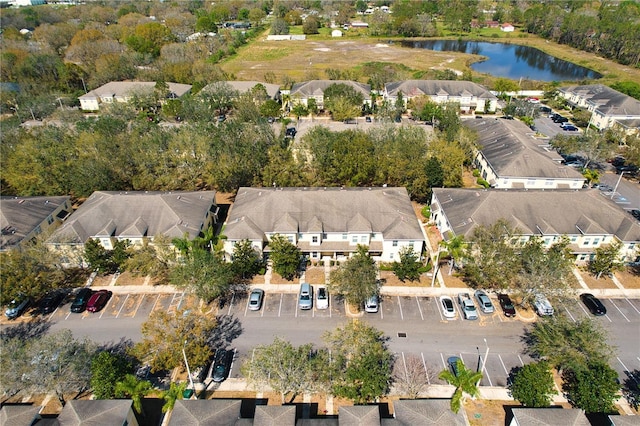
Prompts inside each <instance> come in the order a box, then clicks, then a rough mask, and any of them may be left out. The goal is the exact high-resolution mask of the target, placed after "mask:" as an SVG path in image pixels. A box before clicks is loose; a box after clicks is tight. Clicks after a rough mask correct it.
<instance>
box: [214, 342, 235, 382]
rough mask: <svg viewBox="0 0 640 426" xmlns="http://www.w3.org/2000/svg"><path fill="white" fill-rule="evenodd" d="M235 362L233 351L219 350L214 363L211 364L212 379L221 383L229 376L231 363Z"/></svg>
mask: <svg viewBox="0 0 640 426" xmlns="http://www.w3.org/2000/svg"><path fill="white" fill-rule="evenodd" d="M232 362H233V351H232V350H229V351H228V350H226V349H218V351H216V356H215V359H214V361H213V362H212V363H211V370H210V371H211V372H210V373H209V374H210V375H211V379H212V380H213V381H214V382H216V383H220V382H222V381H224V380H225V379H226V378H227V377H228V376H229V370H231V363H232Z"/></svg>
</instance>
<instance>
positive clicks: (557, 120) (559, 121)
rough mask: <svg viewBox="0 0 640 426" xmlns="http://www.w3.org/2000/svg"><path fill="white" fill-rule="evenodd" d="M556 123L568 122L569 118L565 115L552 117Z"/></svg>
mask: <svg viewBox="0 0 640 426" xmlns="http://www.w3.org/2000/svg"><path fill="white" fill-rule="evenodd" d="M552 120H553V122H554V123H567V122H568V121H569V119H568V118H567V117H563V116H561V115H559V116H557V117H553V118H552Z"/></svg>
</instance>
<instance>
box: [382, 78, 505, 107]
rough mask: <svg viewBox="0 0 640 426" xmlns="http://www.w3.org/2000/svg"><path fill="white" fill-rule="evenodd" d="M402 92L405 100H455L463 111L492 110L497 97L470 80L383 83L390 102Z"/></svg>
mask: <svg viewBox="0 0 640 426" xmlns="http://www.w3.org/2000/svg"><path fill="white" fill-rule="evenodd" d="M400 93H402V97H403V99H404V100H405V102H408V101H409V100H410V99H413V98H416V97H419V96H427V97H429V98H430V99H431V100H432V101H433V102H436V103H438V104H444V103H447V102H457V103H458V104H460V111H461V112H463V113H468V114H470V113H473V112H484V111H488V112H494V111H495V110H496V108H497V106H498V98H497V97H496V96H495V95H493V94H492V93H491V92H490V91H489V90H488V89H486V88H485V87H483V86H480V85H479V84H476V83H472V82H470V81H451V80H405V81H396V82H393V83H387V84H385V85H384V97H385V99H387V100H388V101H389V102H390V103H391V104H394V103H395V102H396V99H397V98H398V95H399V94H400Z"/></svg>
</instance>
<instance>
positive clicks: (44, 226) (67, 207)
mask: <svg viewBox="0 0 640 426" xmlns="http://www.w3.org/2000/svg"><path fill="white" fill-rule="evenodd" d="M62 211H66V212H69V213H71V201H69V200H67V201H65V202H64V203H63V204H60V206H58V208H57V209H55V211H53V212H52V213H51V214H50V215H49V216H47V218H46V219H45V220H43V221H42V222H40V224H39V225H38V226H36V227H35V228H34V229H33V230H32V231H31V232H29V233H28V234H27V235H25V237H24V238H23V239H22V241H21V242H20V243H21V244H22V243H25V242H29V241H31V240H32V239H33V238H35V237H36V236H37V235H39V234H41V233H43V232H46V231H48V230H50V229H53V228H56V227H57V226H59V225H60V219H58V218H57V216H58V214H59V213H60V212H62Z"/></svg>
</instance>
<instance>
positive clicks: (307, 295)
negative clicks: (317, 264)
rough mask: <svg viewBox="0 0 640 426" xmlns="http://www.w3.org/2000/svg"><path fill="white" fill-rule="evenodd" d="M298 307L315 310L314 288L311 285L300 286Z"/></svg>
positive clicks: (303, 284)
mask: <svg viewBox="0 0 640 426" xmlns="http://www.w3.org/2000/svg"><path fill="white" fill-rule="evenodd" d="M298 307H299V308H300V309H305V310H306V309H311V308H313V287H311V284H309V283H302V284H300V295H299V296H298Z"/></svg>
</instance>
